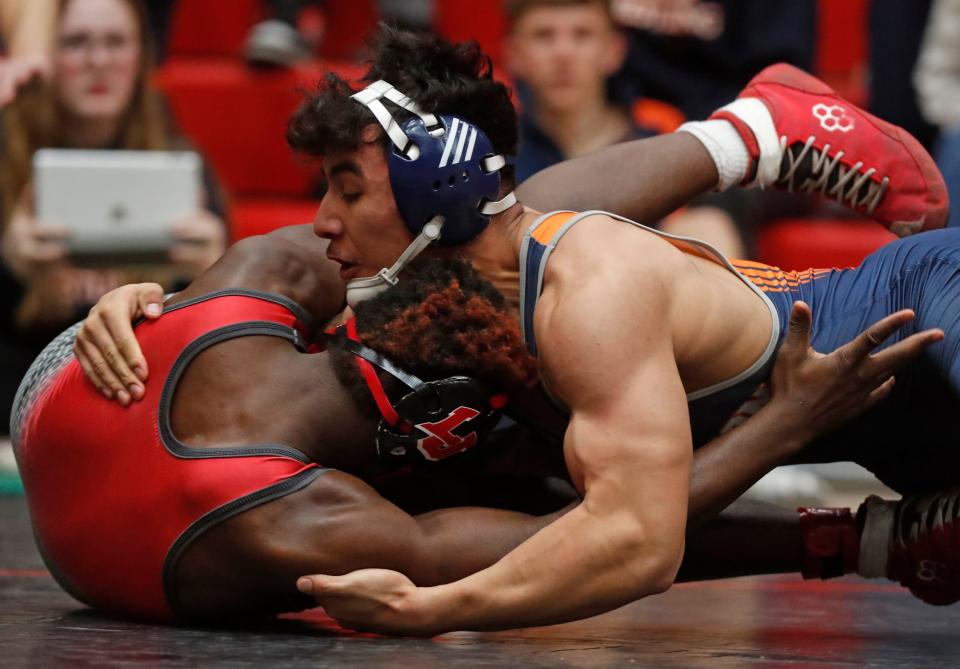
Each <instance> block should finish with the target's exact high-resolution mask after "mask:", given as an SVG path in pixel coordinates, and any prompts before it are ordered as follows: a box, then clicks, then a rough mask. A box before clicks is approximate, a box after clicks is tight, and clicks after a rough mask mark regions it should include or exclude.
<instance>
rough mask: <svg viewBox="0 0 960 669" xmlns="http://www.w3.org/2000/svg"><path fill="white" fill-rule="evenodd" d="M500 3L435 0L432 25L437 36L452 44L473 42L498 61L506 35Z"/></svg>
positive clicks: (468, 0)
mask: <svg viewBox="0 0 960 669" xmlns="http://www.w3.org/2000/svg"><path fill="white" fill-rule="evenodd" d="M501 5H502V3H501V1H500V0H487V1H486V2H476V0H436V9H435V15H434V17H435V18H434V25H435V27H436V29H437V32H439V33H440V34H441V35H443V36H444V37H446V38H447V39H449V40H452V41H454V42H462V41H464V40H468V39H475V40H477V42H478V43H479V44H480V46H481V47H482V48H483V50H484V51H485V52H486V53H487V54H488V55H489V56H490V57H491V58H492V59H493V60H494V61H495V62H499V60H500V52H501V50H502V48H503V36H504V33H505V32H506V29H507V28H506V18H505V17H504V14H503V7H502V6H501Z"/></svg>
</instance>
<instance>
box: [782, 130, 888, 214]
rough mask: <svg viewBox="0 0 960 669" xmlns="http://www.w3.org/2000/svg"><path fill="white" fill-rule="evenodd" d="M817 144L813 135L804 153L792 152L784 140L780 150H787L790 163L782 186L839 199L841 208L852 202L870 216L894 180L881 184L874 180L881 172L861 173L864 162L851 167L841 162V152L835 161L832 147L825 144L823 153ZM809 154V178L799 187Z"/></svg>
mask: <svg viewBox="0 0 960 669" xmlns="http://www.w3.org/2000/svg"><path fill="white" fill-rule="evenodd" d="M815 141H816V137H815V136H814V135H810V137H808V138H807V142H806V144H804V145H803V148H802V149H800V150H799V151H788V150H787V138H786V136H781V137H780V148H781V149H783V153H784V156H785V159H786V161H787V171H786V173H785V174H783V176H781V177H780V179H778V182H785V183H786V186H787V190H788V191H790V192H797V193H821V194H823V195H825V196H826V197H835V198H836V200H837V202H838V203H839V204H841V205H842V204H844V203H845V202H848V203H849V205H850V206H851V207H852V208H853V209H857V208H860V207H863V208H864V210H865V211H866V213H867V214H872V213H873V210H874V209H876V208H877V205H878V204H879V203H880V200H881V199H882V198H883V194H884V193H886V192H887V186H888V185H889V183H890V178H889V177H883V179H882V180H881V181H880V183H877V182H876V181H874V180H873V179H871V177H872V176H873V175H874V174H876V172H877V170H876V168H874V167H871V168H869V169H867V170H865V171H864V172H862V173H861V172H860V170H861V169H862V168H863V161H859V162H857V163H856V164H854V165H852V166H850V167H848V166H846V165H844V164H843V163H841V162H840V159H841V158H843V155H844V152H843V151H837V153H836V154H835V155H834V156H832V157H831V156H830V145H829V144H825V145H824V147H823V149H822V150H820V149H817V148H816V147H814V146H813V143H814V142H815ZM808 154H809V157H810V161H809V162H810V170H809V174H808V175H804V176H803V177H802V178H803V180H802V182H800V183H799V184H798V183H797V181H799V180H800V179H801V175H800V174H799V172H801V170H800V166H801V165H802V164H803V163H804V160H805V159H806V158H807V156H808ZM864 187H865V188H864Z"/></svg>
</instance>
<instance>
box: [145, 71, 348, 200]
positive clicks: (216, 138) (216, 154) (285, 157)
mask: <svg viewBox="0 0 960 669" xmlns="http://www.w3.org/2000/svg"><path fill="white" fill-rule="evenodd" d="M329 69H336V70H337V71H338V72H340V73H341V74H342V75H343V76H345V77H348V78H351V79H353V78H357V77H359V76H360V75H361V74H362V69H360V68H358V67H356V66H344V65H341V64H337V65H332V64H330V63H314V64H311V65H309V66H304V67H302V68H297V69H290V70H271V71H269V72H261V71H256V70H251V69H249V68H247V67H246V66H245V65H244V64H243V63H242V62H241V61H233V60H220V59H198V60H183V59H179V60H172V61H170V62H168V63H167V64H166V65H165V66H164V67H163V69H162V70H161V72H160V75H159V83H160V86H161V87H162V88H163V90H164V92H165V93H166V94H167V97H168V98H169V101H170V107H171V109H172V111H173V114H174V117H175V118H176V121H177V124H178V125H179V127H180V129H181V130H182V131H183V132H184V133H185V134H186V135H187V136H188V137H189V138H190V139H191V140H192V141H193V142H194V144H196V146H197V147H198V148H199V149H200V150H201V151H202V152H203V153H204V155H205V156H206V157H207V158H208V160H209V161H210V162H211V164H212V165H213V168H214V169H215V171H216V173H217V175H218V176H219V177H220V179H221V180H222V181H223V183H224V185H225V186H226V187H227V188H228V189H229V191H230V192H231V193H232V194H234V195H245V194H270V195H282V196H290V197H296V196H307V195H309V194H310V192H311V190H312V186H313V183H314V180H315V176H316V168H315V167H314V168H312V169H311V168H310V167H308V166H306V165H305V164H303V163H304V161H301V160H298V159H297V158H296V157H294V156H293V155H292V154H291V152H290V149H289V147H288V146H287V144H286V141H285V139H284V137H285V133H286V128H287V122H288V120H289V118H290V115H291V114H292V113H293V111H294V110H296V108H297V106H298V105H299V104H300V102H301V100H302V94H301V93H300V92H299V91H301V90H306V91H310V90H313V89H314V88H315V87H316V84H317V82H318V81H319V80H320V78H321V77H322V76H323V73H324V72H325V71H327V70H329Z"/></svg>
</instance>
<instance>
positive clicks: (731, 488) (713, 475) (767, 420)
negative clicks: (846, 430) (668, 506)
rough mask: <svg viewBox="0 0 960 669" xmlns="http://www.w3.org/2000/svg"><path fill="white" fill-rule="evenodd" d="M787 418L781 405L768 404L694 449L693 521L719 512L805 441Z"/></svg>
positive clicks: (690, 520) (690, 512) (690, 515)
mask: <svg viewBox="0 0 960 669" xmlns="http://www.w3.org/2000/svg"><path fill="white" fill-rule="evenodd" d="M794 414H795V412H794ZM792 415H793V414H791V416H792ZM784 417H785V413H784V412H783V411H781V410H780V405H778V404H776V403H771V404H768V405H767V406H765V407H764V408H762V409H761V410H760V411H758V412H757V413H756V414H755V415H754V416H752V417H751V418H750V419H749V420H747V421H746V422H744V423H743V424H742V425H740V426H738V427H736V428H734V429H733V430H730V431H729V432H727V433H726V434H723V435H721V436H719V437H717V438H715V439H713V440H712V441H710V442H709V443H707V444H706V445H705V446H703V447H702V448H700V449H698V450H697V451H696V453H695V454H694V457H693V469H692V473H691V479H690V503H689V506H688V508H687V513H688V516H687V522H688V523H689V524H696V523H702V522H704V521H706V520H709V519H711V518H713V517H715V516H716V515H717V514H718V513H719V512H720V511H721V510H723V509H724V508H726V507H727V506H728V505H729V504H730V503H731V502H733V501H734V500H735V499H737V498H738V497H740V495H742V494H743V493H744V492H746V490H747V489H748V488H749V487H750V486H752V485H753V484H754V483H756V482H757V481H758V480H759V479H760V478H762V477H763V476H764V475H765V474H766V473H767V472H769V471H770V470H771V469H773V468H774V467H777V466H778V465H781V464H783V463H784V462H785V461H786V460H788V459H789V458H790V457H791V456H792V455H794V454H796V453H797V452H798V451H799V450H800V449H801V448H802V447H803V446H804V445H805V442H806V440H807V437H805V436H804V432H803V431H802V430H800V429H798V428H797V427H795V426H792V424H791V423H790V422H789V421H786V420H784Z"/></svg>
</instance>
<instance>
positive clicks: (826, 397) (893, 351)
mask: <svg viewBox="0 0 960 669" xmlns="http://www.w3.org/2000/svg"><path fill="white" fill-rule="evenodd" d="M913 317H914V313H913V311H911V310H909V309H905V310H903V311H898V312H896V313H893V314H890V315H889V316H887V317H886V318H883V319H881V320H879V321H877V322H876V323H874V324H873V325H871V326H870V327H868V328H867V329H866V330H864V331H863V332H861V333H860V334H859V335H857V336H856V338H854V339H853V340H852V341H850V342H848V343H846V344H844V345H843V346H840V347H839V348H837V349H836V350H835V351H833V352H832V353H828V354H826V355H824V354H821V353H817V352H816V351H814V350H813V348H812V347H811V346H810V321H811V315H810V307H809V306H807V305H806V304H805V303H803V302H796V303H794V305H793V311H792V312H791V314H790V325H789V328H790V329H789V332H788V333H787V336H786V339H785V340H784V343H783V346H781V348H780V352H779V354H778V355H777V362H776V365H775V366H774V368H773V373H772V375H771V380H770V382H771V390H772V397H771V400H770V405H771V407H773V406H774V405H775V404H776V405H777V406H778V407H779V408H780V409H781V410H782V411H783V415H784V417H785V420H787V421H788V422H790V423H791V424H795V429H796V430H797V431H798V434H801V435H803V436H804V437H806V438H807V440H809V439H812V438H814V437H817V436H819V435H821V434H824V433H826V432H829V431H830V430H832V429H833V428H835V427H837V426H838V425H840V424H841V423H843V422H845V421H847V420H850V419H852V418H854V417H856V416H858V415H860V414H861V413H863V412H864V411H866V410H867V409H870V408H871V407H873V406H875V405H876V404H877V403H878V402H880V401H882V400H883V399H884V398H885V397H887V395H889V394H890V392H891V391H892V390H893V384H894V373H895V372H896V371H897V370H898V369H900V368H901V367H902V366H903V365H904V364H906V363H907V362H909V361H910V360H912V359H913V358H915V357H916V356H918V355H920V354H921V353H922V352H923V351H924V350H926V348H927V347H928V346H930V345H931V344H934V343H936V342H938V341H941V340H942V339H943V331H942V330H939V329H932V330H924V331H923V332H917V333H915V334H912V335H910V336H909V337H905V338H904V339H902V340H901V341H899V342H897V343H896V344H893V345H891V346H889V347H887V348H885V349H883V350H882V351H878V352H876V353H874V352H873V351H874V349H876V348H877V347H879V346H880V345H881V344H883V342H885V341H886V340H887V339H888V338H889V337H890V335H892V334H893V333H894V332H896V331H897V330H898V329H900V328H901V327H903V326H904V325H906V324H907V323H909V322H910V321H911V320H912V319H913Z"/></svg>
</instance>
